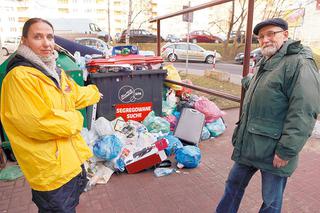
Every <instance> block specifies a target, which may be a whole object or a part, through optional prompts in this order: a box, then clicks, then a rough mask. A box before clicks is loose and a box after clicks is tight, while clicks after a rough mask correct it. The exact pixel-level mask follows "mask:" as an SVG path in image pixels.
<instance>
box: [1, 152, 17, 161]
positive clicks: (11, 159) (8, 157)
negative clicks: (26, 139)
mask: <svg viewBox="0 0 320 213" xmlns="http://www.w3.org/2000/svg"><path fill="white" fill-rule="evenodd" d="M3 151H4V153H5V154H6V157H7V159H8V160H9V161H11V162H16V161H17V160H16V157H15V156H14V154H13V152H12V150H10V149H3Z"/></svg>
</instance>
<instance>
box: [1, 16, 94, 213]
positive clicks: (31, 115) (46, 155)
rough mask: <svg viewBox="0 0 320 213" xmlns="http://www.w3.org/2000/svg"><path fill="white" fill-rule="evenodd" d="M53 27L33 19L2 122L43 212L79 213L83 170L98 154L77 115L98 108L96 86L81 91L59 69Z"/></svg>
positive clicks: (13, 67)
mask: <svg viewBox="0 0 320 213" xmlns="http://www.w3.org/2000/svg"><path fill="white" fill-rule="evenodd" d="M53 36H54V32H53V27H52V25H51V24H50V23H49V22H48V21H46V20H43V19H39V18H32V19H29V20H28V21H27V22H26V23H25V24H24V27H23V32H22V44H21V45H20V46H19V48H18V50H17V54H16V55H15V57H14V58H13V59H12V60H11V61H10V62H9V64H8V68H7V72H8V73H7V75H6V77H5V79H4V80H3V85H2V92H1V122H2V124H3V127H4V129H5V131H6V133H7V135H8V137H9V140H10V143H11V146H12V149H13V152H14V154H15V157H16V159H17V161H18V163H19V165H20V167H21V169H22V171H23V173H24V175H25V177H26V179H27V180H28V182H29V184H30V186H31V188H32V200H33V201H34V202H35V203H36V205H37V206H38V208H39V212H46V213H48V212H68V213H70V212H75V207H76V206H77V204H78V203H79V196H80V194H81V193H82V191H83V189H84V187H85V185H86V182H87V180H86V174H85V170H83V168H82V164H83V163H84V162H85V161H86V160H87V159H88V158H90V157H91V156H92V152H91V151H90V149H89V147H88V146H87V145H86V143H85V141H84V140H83V138H82V137H81V135H80V131H81V129H82V125H83V117H82V115H81V113H80V112H79V111H78V110H77V109H81V108H84V107H86V106H89V105H92V104H94V103H97V102H98V101H99V100H100V93H99V91H98V89H97V87H96V86H94V85H90V86H86V87H80V86H78V85H77V84H76V83H75V82H74V81H73V80H70V79H69V78H68V77H67V76H66V74H65V72H64V71H63V70H60V69H59V68H58V67H56V62H55V59H56V54H54V53H55V51H54V39H53Z"/></svg>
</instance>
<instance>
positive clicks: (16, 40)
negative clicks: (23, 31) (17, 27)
mask: <svg viewBox="0 0 320 213" xmlns="http://www.w3.org/2000/svg"><path fill="white" fill-rule="evenodd" d="M20 40H21V37H20V36H19V37H8V38H6V39H4V40H2V47H1V55H3V56H7V55H9V54H12V53H13V52H14V51H16V49H17V48H18V46H19V44H20Z"/></svg>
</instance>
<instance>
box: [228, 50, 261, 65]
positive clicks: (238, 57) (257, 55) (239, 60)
mask: <svg viewBox="0 0 320 213" xmlns="http://www.w3.org/2000/svg"><path fill="white" fill-rule="evenodd" d="M262 57H263V55H262V53H261V49H260V48H257V49H254V50H252V51H251V52H250V58H252V59H253V61H254V63H255V64H256V63H258V62H259V61H260V59H261V58H262ZM243 59H244V53H238V54H237V55H236V57H235V58H234V60H235V61H236V62H237V63H240V64H243Z"/></svg>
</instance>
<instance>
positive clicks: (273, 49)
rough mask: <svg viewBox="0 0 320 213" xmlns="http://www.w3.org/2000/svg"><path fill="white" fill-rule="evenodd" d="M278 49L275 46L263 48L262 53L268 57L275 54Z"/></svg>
mask: <svg viewBox="0 0 320 213" xmlns="http://www.w3.org/2000/svg"><path fill="white" fill-rule="evenodd" d="M277 51H278V49H277V48H276V47H275V46H271V47H265V48H261V53H262V55H263V56H265V57H267V58H270V57H271V56H273V55H274V54H275V53H276V52H277Z"/></svg>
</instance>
